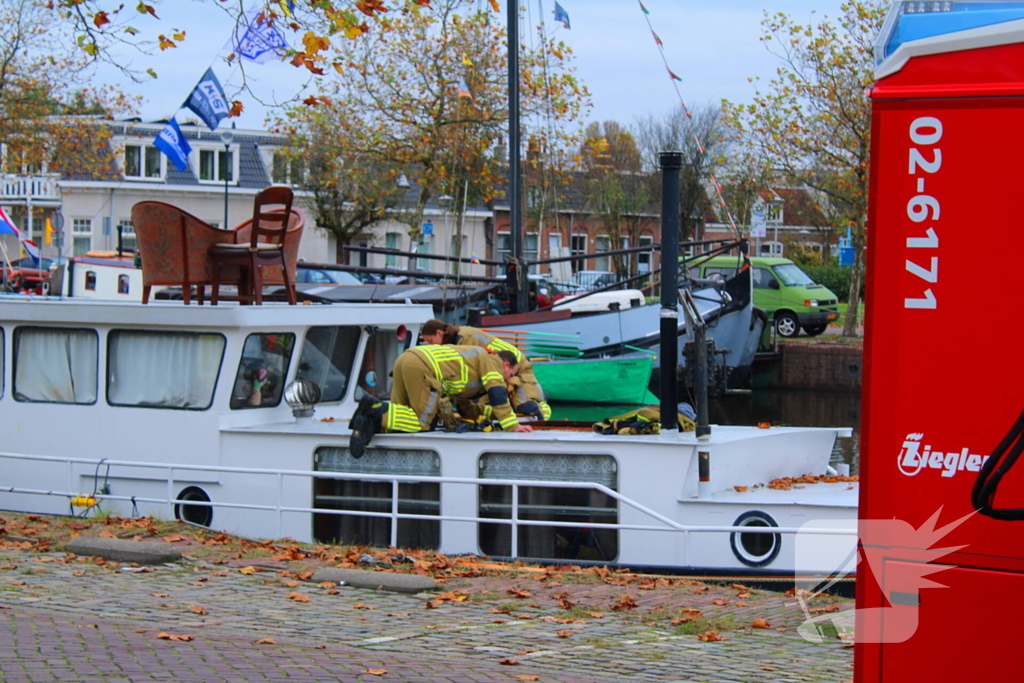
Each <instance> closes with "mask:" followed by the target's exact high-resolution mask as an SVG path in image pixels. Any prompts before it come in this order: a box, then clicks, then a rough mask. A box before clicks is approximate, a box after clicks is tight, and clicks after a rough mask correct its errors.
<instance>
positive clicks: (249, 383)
mask: <svg viewBox="0 0 1024 683" xmlns="http://www.w3.org/2000/svg"><path fill="white" fill-rule="evenodd" d="M294 348H295V335H294V334H292V333H290V332H287V333H273V332H271V333H257V334H250V335H249V336H248V337H247V338H246V340H245V346H243V347H242V360H241V361H240V362H239V364H238V372H237V373H235V384H234V388H233V390H232V392H231V409H232V410H238V409H240V408H273V407H274V406H277V405H278V404H280V403H281V394H282V393H283V392H284V379H285V377H286V376H287V375H288V364H289V363H290V362H291V359H292V350H293V349H294Z"/></svg>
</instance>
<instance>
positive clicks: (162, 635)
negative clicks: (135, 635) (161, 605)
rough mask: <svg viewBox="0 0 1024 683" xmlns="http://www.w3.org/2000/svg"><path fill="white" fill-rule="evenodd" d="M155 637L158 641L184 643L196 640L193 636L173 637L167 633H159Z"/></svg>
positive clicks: (173, 635)
mask: <svg viewBox="0 0 1024 683" xmlns="http://www.w3.org/2000/svg"><path fill="white" fill-rule="evenodd" d="M156 637H157V638H159V639H160V640H180V641H184V642H186V643H187V642H188V641H190V640H195V639H196V638H195V636H186V635H175V634H173V633H167V632H165V631H160V633H158V634H156Z"/></svg>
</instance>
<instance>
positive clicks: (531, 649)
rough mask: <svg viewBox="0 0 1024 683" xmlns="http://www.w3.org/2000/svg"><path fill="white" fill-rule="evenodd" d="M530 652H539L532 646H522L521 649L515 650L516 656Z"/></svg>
mask: <svg viewBox="0 0 1024 683" xmlns="http://www.w3.org/2000/svg"><path fill="white" fill-rule="evenodd" d="M531 652H540V650H537V649H534V648H532V647H524V648H523V649H522V650H520V651H519V652H517V653H516V655H517V656H521V655H528V654H530V653H531Z"/></svg>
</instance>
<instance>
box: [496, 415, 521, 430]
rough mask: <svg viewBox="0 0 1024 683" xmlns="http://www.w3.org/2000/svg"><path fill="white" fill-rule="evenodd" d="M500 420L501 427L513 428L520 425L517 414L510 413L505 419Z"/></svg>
mask: <svg viewBox="0 0 1024 683" xmlns="http://www.w3.org/2000/svg"><path fill="white" fill-rule="evenodd" d="M498 422H500V423H501V428H502V429H506V430H508V429H512V428H513V427H516V426H518V425H519V420H517V419H516V416H515V415H509V416H508V417H506V418H504V419H503V420H499V421H498Z"/></svg>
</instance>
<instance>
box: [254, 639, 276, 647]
mask: <svg viewBox="0 0 1024 683" xmlns="http://www.w3.org/2000/svg"><path fill="white" fill-rule="evenodd" d="M256 644H257V645H277V641H276V640H274V639H273V638H260V639H259V640H257V641H256Z"/></svg>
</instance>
